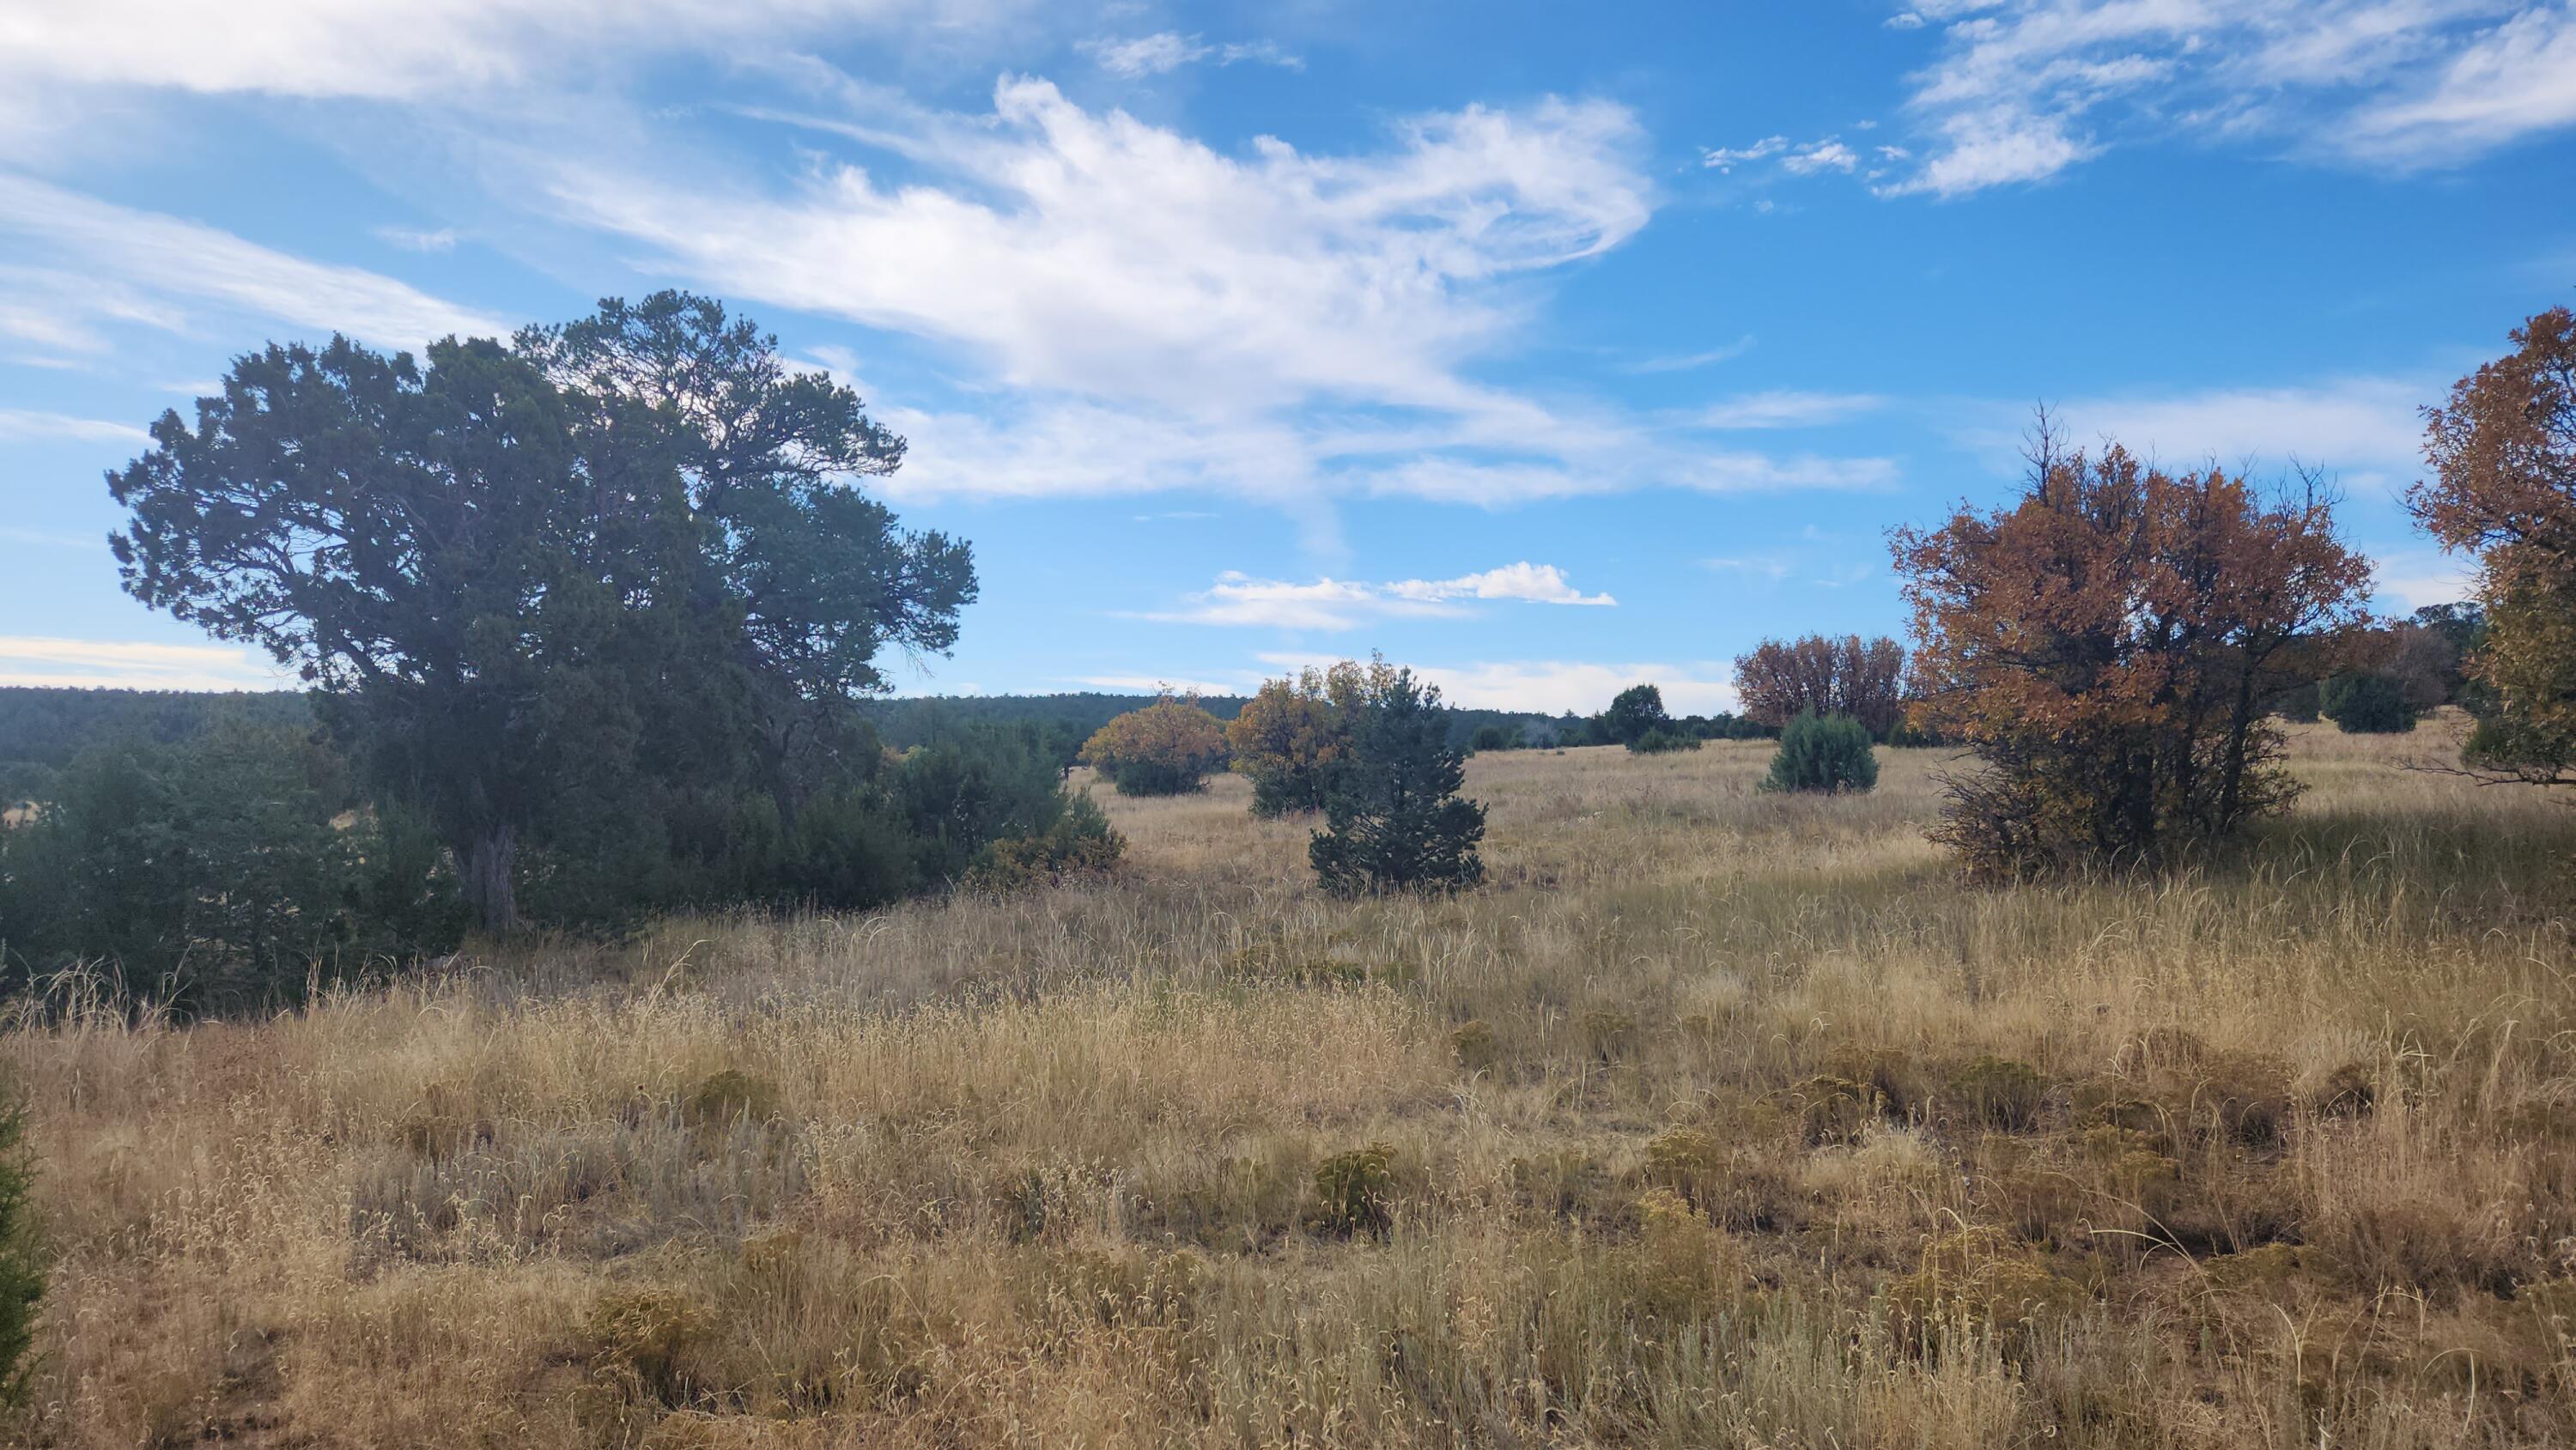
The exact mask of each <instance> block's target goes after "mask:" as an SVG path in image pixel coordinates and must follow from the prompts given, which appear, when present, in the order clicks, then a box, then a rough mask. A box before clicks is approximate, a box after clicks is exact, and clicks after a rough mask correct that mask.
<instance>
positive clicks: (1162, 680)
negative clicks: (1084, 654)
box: [1072, 674, 1261, 696]
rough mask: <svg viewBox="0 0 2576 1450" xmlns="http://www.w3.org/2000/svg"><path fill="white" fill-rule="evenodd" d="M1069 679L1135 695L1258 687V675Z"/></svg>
mask: <svg viewBox="0 0 2576 1450" xmlns="http://www.w3.org/2000/svg"><path fill="white" fill-rule="evenodd" d="M1072 683H1074V684H1077V685H1089V686H1091V687H1092V688H1093V689H1095V690H1111V691H1116V692H1119V693H1124V694H1137V695H1164V694H1170V695H1202V696H1204V695H1249V694H1251V693H1252V692H1253V691H1254V690H1257V689H1259V688H1260V687H1261V679H1260V677H1259V676H1258V675H1254V674H1247V675H1245V676H1244V678H1242V679H1239V680H1175V679H1169V678H1166V677H1164V676H1161V675H1077V676H1075V677H1074V679H1073V681H1072Z"/></svg>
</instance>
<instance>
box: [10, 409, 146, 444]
mask: <svg viewBox="0 0 2576 1450" xmlns="http://www.w3.org/2000/svg"><path fill="white" fill-rule="evenodd" d="M151 437H152V435H151V434H149V433H146V432H144V431H143V430H142V429H140V428H137V427H135V426H134V425H133V424H131V423H111V422H107V421H105V420H103V419H99V418H75V417H72V416H70V415H68V414H64V413H43V412H33V411H30V410H28V409H25V408H0V443H28V442H35V441H38V440H42V439H53V438H69V439H74V440H76V441H79V442H83V443H146V442H149V441H151Z"/></svg>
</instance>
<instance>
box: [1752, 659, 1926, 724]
mask: <svg viewBox="0 0 2576 1450" xmlns="http://www.w3.org/2000/svg"><path fill="white" fill-rule="evenodd" d="M1735 693H1736V695H1737V697H1738V698H1740V699H1741V700H1743V702H1744V714H1745V717H1746V718H1748V719H1752V720H1759V721H1761V722H1762V723H1763V724H1765V725H1786V724H1788V723H1789V722H1790V721H1792V720H1795V719H1797V718H1798V716H1799V715H1800V714H1802V713H1804V712H1806V711H1810V710H1812V711H1814V712H1815V713H1817V714H1818V715H1849V716H1850V717H1852V718H1853V719H1855V720H1858V721H1859V722H1860V723H1861V724H1862V725H1864V726H1867V727H1868V729H1869V733H1870V734H1872V735H1875V736H1877V737H1879V738H1880V739H1882V740H1883V739H1885V738H1887V735H1888V733H1889V732H1890V731H1892V730H1894V729H1895V728H1896V726H1897V724H1898V723H1899V722H1900V721H1901V720H1902V719H1903V718H1904V716H1905V646H1903V645H1901V644H1898V643H1897V642H1896V641H1894V640H1892V639H1886V638H1879V639H1869V640H1865V639H1862V638H1861V637H1860V636H1859V635H1856V634H1851V635H1845V636H1843V637H1842V638H1840V639H1835V638H1833V637H1831V636H1829V635H1821V634H1811V635H1808V636H1806V637H1805V638H1803V639H1797V640H1791V641H1788V642H1786V643H1783V642H1781V641H1779V640H1776V639H1766V640H1764V641H1762V643H1761V644H1759V645H1756V646H1755V647H1754V648H1753V650H1752V652H1751V653H1749V654H1741V655H1738V656H1736V657H1735Z"/></svg>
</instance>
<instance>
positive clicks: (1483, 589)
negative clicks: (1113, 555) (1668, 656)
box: [1143, 560, 1619, 630]
mask: <svg viewBox="0 0 2576 1450" xmlns="http://www.w3.org/2000/svg"><path fill="white" fill-rule="evenodd" d="M1491 600H1508V601H1516V602H1519V603H1524V604H1564V605H1575V606H1580V607H1589V608H1606V607H1609V606H1612V605H1615V604H1617V603H1618V602H1619V601H1618V600H1616V599H1613V598H1612V597H1610V596H1609V595H1608V594H1586V593H1584V592H1583V591H1581V590H1579V589H1577V588H1575V587H1574V586H1573V584H1572V583H1570V582H1568V581H1567V579H1566V577H1565V572H1564V571H1563V570H1561V569H1559V568H1557V567H1556V566H1555V565H1553V564H1532V563H1529V562H1527V561H1526V560H1524V561H1522V562H1520V563H1516V564H1506V565H1504V566H1502V567H1501V568H1498V569H1487V570H1484V571H1482V572H1479V573H1474V574H1462V575H1460V576H1458V577H1457V578H1454V579H1402V580H1396V581H1393V582H1391V583H1383V584H1370V583H1361V582H1357V581H1353V580H1347V579H1330V578H1326V579H1316V580H1312V581H1308V582H1304V583H1298V582H1293V581H1289V580H1283V579H1256V578H1254V577H1252V576H1251V575H1249V574H1243V573H1239V572H1234V571H1228V572H1227V573H1225V574H1222V575H1219V576H1218V577H1217V581H1216V583H1215V584H1213V585H1211V586H1209V587H1208V588H1207V589H1206V590H1204V591H1202V592H1201V593H1198V594H1195V595H1192V596H1191V597H1190V599H1189V600H1188V601H1187V603H1186V604H1185V605H1184V606H1183V607H1182V608H1180V609H1176V610H1168V611H1161V612H1155V613H1149V614H1147V615H1145V616H1143V617H1144V618H1147V619H1153V620H1160V621H1163V622H1166V623H1174V624H1212V625H1227V626H1235V627H1258V628H1268V629H1307V630H1346V629H1356V628H1358V627H1359V626H1361V625H1363V624H1366V623H1369V622H1371V621H1373V620H1379V619H1388V618H1426V617H1447V618H1457V617H1461V616H1464V615H1466V614H1468V613H1469V612H1470V611H1469V609H1468V608H1467V604H1468V603H1469V602H1470V601H1491Z"/></svg>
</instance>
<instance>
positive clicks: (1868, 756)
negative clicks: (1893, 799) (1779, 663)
mask: <svg viewBox="0 0 2576 1450" xmlns="http://www.w3.org/2000/svg"><path fill="white" fill-rule="evenodd" d="M1877 784H1878V756H1877V755H1876V754H1874V753H1873V752H1872V751H1871V749H1870V741H1869V730H1868V729H1867V727H1865V726H1863V725H1862V724H1861V723H1860V722H1859V721H1857V720H1854V719H1852V718H1851V717H1850V716H1848V715H1818V714H1816V713H1815V712H1814V711H1812V710H1809V711H1803V712H1801V713H1800V714H1799V716H1798V718H1796V719H1794V720H1792V721H1790V722H1789V724H1788V727H1787V728H1786V729H1784V730H1782V731H1781V732H1780V751H1779V753H1778V754H1777V755H1774V756H1772V757H1771V774H1770V775H1769V776H1768V777H1766V778H1765V779H1764V780H1763V782H1762V789H1764V790H1770V791H1822V792H1826V793H1828V794H1838V793H1841V792H1846V791H1848V792H1852V793H1855V794H1857V793H1859V792H1862V791H1866V790H1869V789H1870V788H1872V787H1874V786H1876V785H1877Z"/></svg>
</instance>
